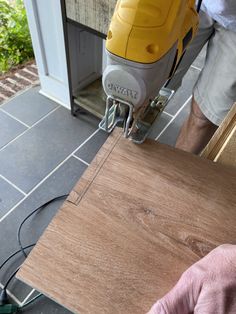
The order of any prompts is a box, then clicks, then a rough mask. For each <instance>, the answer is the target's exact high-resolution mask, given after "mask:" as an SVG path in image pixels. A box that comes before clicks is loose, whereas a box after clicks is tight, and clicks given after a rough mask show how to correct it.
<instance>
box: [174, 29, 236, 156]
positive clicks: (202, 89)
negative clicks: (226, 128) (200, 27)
mask: <svg viewBox="0 0 236 314" xmlns="http://www.w3.org/2000/svg"><path fill="white" fill-rule="evenodd" d="M215 28H216V31H215V35H214V36H213V37H212V38H211V39H210V41H209V45H208V50H207V58H206V63H205V67H204V69H203V70H202V72H201V75H200V77H199V80H198V82H197V83H196V86H195V89H194V101H193V105H192V110H191V113H190V116H189V118H188V119H187V120H186V121H185V123H184V125H183V127H182V129H181V131H180V134H179V137H178V139H177V142H176V147H177V148H179V149H182V150H185V151H188V152H192V153H196V154H197V153H200V152H201V150H202V149H203V148H204V147H205V145H206V144H207V143H208V141H209V140H210V138H211V136H212V135H213V134H214V131H215V130H216V128H217V126H219V125H220V123H221V122H222V120H223V119H224V117H225V116H226V114H227V113H228V111H229V110H230V108H231V107H232V105H233V103H234V102H235V101H236V74H235V67H236V33H235V32H232V31H229V30H226V29H224V28H223V27H221V26H219V25H218V24H216V25H215Z"/></svg>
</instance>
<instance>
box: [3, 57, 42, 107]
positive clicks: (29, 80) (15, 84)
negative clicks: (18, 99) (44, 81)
mask: <svg viewBox="0 0 236 314" xmlns="http://www.w3.org/2000/svg"><path fill="white" fill-rule="evenodd" d="M38 83H39V77H38V71H37V67H36V64H35V62H30V63H27V64H26V65H25V66H24V67H22V68H19V69H17V70H15V71H12V72H10V73H9V74H6V75H4V76H2V77H0V105H1V104H2V103H3V102H5V101H6V100H8V99H9V98H11V97H13V96H14V95H16V94H17V93H20V92H21V91H23V90H25V89H27V88H29V87H31V86H33V85H36V84H38Z"/></svg>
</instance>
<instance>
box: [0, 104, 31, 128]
mask: <svg viewBox="0 0 236 314" xmlns="http://www.w3.org/2000/svg"><path fill="white" fill-rule="evenodd" d="M0 111H2V112H4V113H5V114H6V115H8V116H9V117H11V118H12V119H14V120H16V121H17V122H19V123H21V124H23V125H24V126H25V127H27V128H30V126H29V125H28V124H26V123H25V122H23V121H21V120H19V119H18V118H16V117H15V116H13V115H12V114H11V113H9V112H7V111H6V110H4V109H3V108H0Z"/></svg>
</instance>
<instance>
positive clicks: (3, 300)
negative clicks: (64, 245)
mask: <svg viewBox="0 0 236 314" xmlns="http://www.w3.org/2000/svg"><path fill="white" fill-rule="evenodd" d="M68 195H69V194H65V195H61V196H58V197H55V198H53V199H51V200H49V201H47V202H46V203H44V204H43V205H41V206H40V207H38V208H36V209H35V210H33V211H32V212H31V213H30V214H29V215H27V216H26V217H25V218H24V220H23V221H22V222H21V224H20V226H19V228H18V231H17V239H18V244H19V247H20V249H19V250H18V251H16V252H14V253H12V254H11V255H10V256H9V257H8V258H7V259H6V260H5V261H4V262H3V263H2V264H1V265H0V270H1V269H2V268H3V266H4V265H5V264H6V263H7V262H8V261H10V260H11V259H12V258H13V257H14V256H16V255H17V254H19V253H22V254H23V256H24V257H25V258H26V257H27V254H26V250H27V249H29V248H32V247H34V246H35V243H33V244H30V245H28V246H25V247H23V245H22V242H21V229H22V226H23V225H24V223H25V222H26V221H27V220H28V219H29V218H30V217H31V216H32V215H34V214H35V213H36V212H37V211H39V210H41V209H43V208H45V207H46V206H48V205H49V204H51V203H52V202H55V201H58V200H60V199H63V198H66V197H67V196H68ZM19 269H20V266H19V267H18V268H17V269H16V270H15V271H14V272H13V273H12V274H11V275H10V277H9V278H8V280H7V282H6V284H5V285H4V287H3V288H2V290H1V292H0V313H16V312H18V310H20V309H24V308H25V307H26V306H28V305H29V304H31V303H33V302H34V301H36V300H37V299H38V298H39V297H41V296H42V294H38V295H37V296H36V297H34V298H33V299H32V300H30V301H28V302H27V303H26V304H24V305H22V306H17V305H14V304H10V303H9V300H8V295H7V287H8V285H9V283H10V282H11V280H12V279H13V278H14V277H15V275H16V273H17V272H18V270H19Z"/></svg>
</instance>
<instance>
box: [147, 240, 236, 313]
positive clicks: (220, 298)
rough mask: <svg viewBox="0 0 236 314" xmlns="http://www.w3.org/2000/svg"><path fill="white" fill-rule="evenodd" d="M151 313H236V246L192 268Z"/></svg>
mask: <svg viewBox="0 0 236 314" xmlns="http://www.w3.org/2000/svg"><path fill="white" fill-rule="evenodd" d="M148 314H236V245H222V246H219V247H218V248H216V249H215V250H213V251H212V252H210V253H209V254H208V255H207V256H206V257H204V258H203V259H202V260H200V261H199V262H197V263H196V264H194V265H193V266H191V267H190V268H189V269H188V270H187V271H186V272H185V273H184V274H183V275H182V276H181V278H180V280H179V282H178V283H177V285H176V286H175V287H174V288H173V289H172V290H171V291H170V292H169V293H168V294H167V295H166V296H164V297H163V298H162V299H160V300H159V301H157V303H156V304H154V306H153V307H152V309H151V310H150V312H149V313H148Z"/></svg>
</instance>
